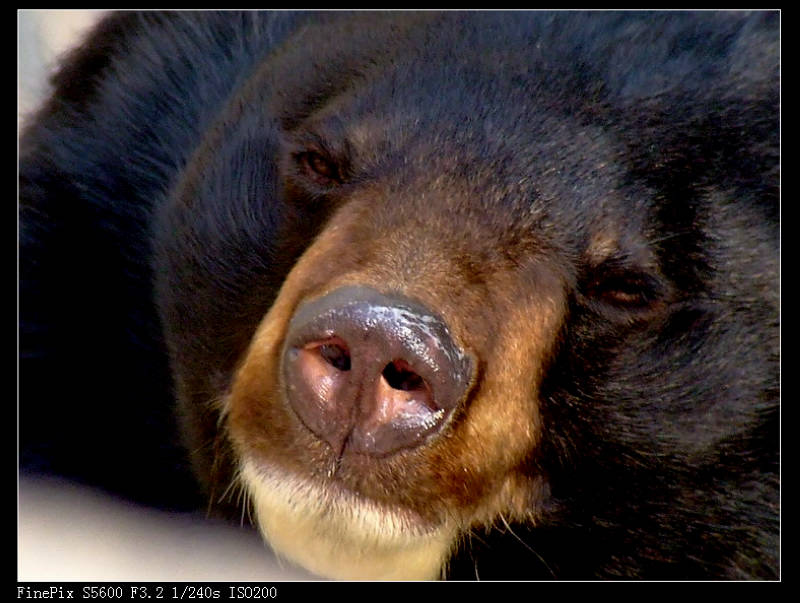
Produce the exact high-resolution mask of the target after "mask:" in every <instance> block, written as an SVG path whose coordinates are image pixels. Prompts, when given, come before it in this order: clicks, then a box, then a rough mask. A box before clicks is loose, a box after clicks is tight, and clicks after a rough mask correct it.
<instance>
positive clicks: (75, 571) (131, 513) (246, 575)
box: [17, 479, 312, 582]
mask: <svg viewBox="0 0 800 603" xmlns="http://www.w3.org/2000/svg"><path fill="white" fill-rule="evenodd" d="M17 529H18V579H19V580H20V581H91V582H97V581H101V582H102V581H126V582H134V581H136V582H139V581H148V582H150V581H156V582H158V581H164V582H170V581H179V582H183V581H234V582H240V581H265V580H267V581H269V580H308V579H312V577H311V576H310V575H309V574H307V573H305V572H303V571H302V570H300V569H297V568H294V567H289V566H286V565H283V564H281V563H279V562H278V560H277V559H276V558H275V556H274V555H273V553H272V552H271V551H270V550H269V549H268V547H267V546H266V545H265V544H264V543H263V542H262V540H261V538H260V537H259V535H258V534H257V533H256V531H255V530H252V529H250V528H247V527H242V528H239V527H237V526H231V525H228V524H225V523H220V522H216V521H212V520H208V519H205V518H203V517H201V516H198V515H193V514H171V513H166V512H162V511H155V510H153V509H145V508H142V507H138V506H136V505H132V504H130V503H127V502H124V501H120V500H116V499H113V498H111V497H109V496H107V495H105V494H102V493H99V492H95V491H93V490H90V489H87V488H82V487H79V486H76V485H74V484H71V483H68V482H62V481H58V480H31V479H25V480H22V481H21V482H20V486H19V519H18V527H17Z"/></svg>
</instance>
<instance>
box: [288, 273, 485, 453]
mask: <svg viewBox="0 0 800 603" xmlns="http://www.w3.org/2000/svg"><path fill="white" fill-rule="evenodd" d="M474 364H475V363H474V362H473V361H472V358H471V357H470V356H469V355H468V354H466V353H465V352H464V350H462V349H460V348H459V346H458V345H456V343H455V342H454V341H453V338H452V336H451V335H450V332H449V330H448V328H447V325H446V324H445V323H444V321H442V320H441V319H440V318H438V317H437V316H435V315H433V314H432V313H431V312H430V311H428V310H427V309H426V308H425V307H424V306H422V305H421V304H418V303H416V302H414V301H410V300H407V299H404V298H400V297H399V296H398V297H393V296H388V295H383V294H381V293H379V292H378V291H376V290H374V289H370V288H367V287H358V286H348V287H343V288H341V289H337V290H335V291H333V292H332V293H329V294H327V295H325V296H323V297H321V298H318V299H316V300H313V301H310V302H307V303H305V304H303V305H301V306H300V308H299V309H298V310H297V312H296V313H295V315H294V317H293V318H292V320H291V322H290V324H289V329H288V333H287V338H286V345H285V347H284V352H283V358H282V379H283V385H284V391H285V394H286V397H287V399H288V402H289V403H290V404H291V406H292V408H293V409H294V411H295V412H296V414H297V415H298V417H299V418H300V420H301V421H302V422H303V423H304V424H305V425H306V427H308V428H309V429H310V430H311V431H312V432H314V433H315V434H316V435H317V436H319V437H320V438H322V439H323V440H324V441H326V442H328V443H329V444H330V445H331V446H332V447H333V449H334V450H335V451H336V452H337V453H342V452H344V450H345V448H346V449H347V450H348V451H353V452H360V453H364V454H369V455H373V456H384V455H388V454H390V453H392V452H395V451H397V450H400V449H402V448H412V447H415V446H418V445H420V444H421V443H423V442H424V441H426V440H428V439H429V437H431V436H433V435H434V434H436V433H438V432H439V431H440V430H441V428H442V427H443V426H444V425H445V424H446V423H447V422H448V419H449V418H450V417H451V416H452V414H453V412H454V410H455V409H456V408H457V407H458V406H459V404H460V403H461V402H462V401H463V400H464V398H465V396H466V394H467V391H468V389H469V387H470V385H471V383H472V381H473V379H474V370H475V369H474Z"/></svg>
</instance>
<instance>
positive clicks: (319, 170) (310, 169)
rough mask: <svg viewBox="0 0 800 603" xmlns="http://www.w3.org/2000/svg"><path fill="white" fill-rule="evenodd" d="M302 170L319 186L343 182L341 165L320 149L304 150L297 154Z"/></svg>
mask: <svg viewBox="0 0 800 603" xmlns="http://www.w3.org/2000/svg"><path fill="white" fill-rule="evenodd" d="M296 159H297V163H298V165H299V167H300V170H301V171H302V172H303V173H304V174H305V175H306V177H308V178H310V179H311V180H312V181H313V182H314V183H316V184H317V185H319V186H325V187H327V186H332V185H335V184H340V183H341V182H342V173H341V170H340V169H339V166H338V165H337V164H336V162H335V161H333V160H332V159H331V158H329V157H327V156H326V155H324V154H322V153H320V152H318V151H303V152H302V153H298V154H297V155H296Z"/></svg>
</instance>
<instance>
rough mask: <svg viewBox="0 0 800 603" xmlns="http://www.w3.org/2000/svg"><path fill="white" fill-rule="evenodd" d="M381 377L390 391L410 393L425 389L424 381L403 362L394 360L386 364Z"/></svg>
mask: <svg viewBox="0 0 800 603" xmlns="http://www.w3.org/2000/svg"><path fill="white" fill-rule="evenodd" d="M382 375H383V378H384V379H386V383H388V384H389V387H391V388H392V389H399V390H401V391H404V392H410V391H414V390H423V389H426V388H427V384H426V383H425V379H423V378H422V377H420V376H419V375H418V374H417V373H415V372H414V371H413V370H412V369H411V367H410V366H409V365H408V363H407V362H405V361H404V360H394V361H393V362H390V363H389V364H387V365H386V368H384V369H383V373H382Z"/></svg>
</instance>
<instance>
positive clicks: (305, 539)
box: [241, 461, 455, 580]
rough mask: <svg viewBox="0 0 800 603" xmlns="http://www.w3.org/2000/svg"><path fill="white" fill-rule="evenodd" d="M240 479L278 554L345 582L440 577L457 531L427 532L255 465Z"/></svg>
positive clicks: (353, 498)
mask: <svg viewBox="0 0 800 603" xmlns="http://www.w3.org/2000/svg"><path fill="white" fill-rule="evenodd" d="M241 477H242V479H243V480H244V483H245V485H246V487H247V490H248V492H249V494H250V497H251V499H252V501H253V505H254V508H255V512H256V518H257V520H258V524H259V528H260V529H261V533H262V534H263V535H264V538H265V539H266V540H267V541H268V542H269V543H270V545H271V546H272V548H273V549H274V550H275V552H276V553H277V554H278V555H279V556H281V557H285V558H287V559H289V560H291V561H293V562H294V563H297V564H298V565H301V566H303V567H305V568H306V569H308V570H310V571H312V572H314V573H316V574H318V575H320V576H325V577H328V578H334V579H339V580H433V579H437V578H439V577H441V571H442V567H443V565H444V563H445V561H446V559H447V557H448V554H449V552H450V548H451V546H452V545H453V542H454V541H455V531H454V530H452V529H449V528H447V527H439V528H436V529H432V530H426V529H424V528H422V527H421V526H419V525H415V523H414V522H413V520H412V519H411V517H410V515H408V514H400V513H398V512H396V511H393V510H391V509H389V508H386V507H383V506H380V505H378V504H376V503H374V502H371V501H368V500H365V499H362V498H359V497H357V496H356V495H347V494H342V493H338V492H333V491H329V490H326V489H325V488H323V487H321V486H319V485H317V484H314V483H312V482H310V481H308V480H306V479H303V478H300V477H297V476H293V475H289V474H286V473H285V472H282V471H278V470H269V469H264V468H263V467H261V466H256V464H255V463H254V462H252V461H246V462H245V463H244V464H243V466H242V473H241Z"/></svg>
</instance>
